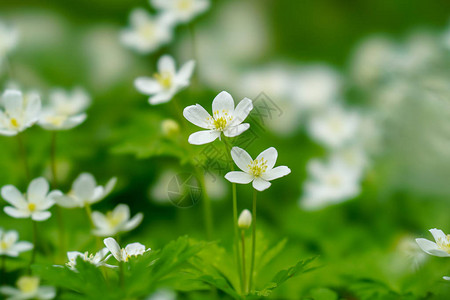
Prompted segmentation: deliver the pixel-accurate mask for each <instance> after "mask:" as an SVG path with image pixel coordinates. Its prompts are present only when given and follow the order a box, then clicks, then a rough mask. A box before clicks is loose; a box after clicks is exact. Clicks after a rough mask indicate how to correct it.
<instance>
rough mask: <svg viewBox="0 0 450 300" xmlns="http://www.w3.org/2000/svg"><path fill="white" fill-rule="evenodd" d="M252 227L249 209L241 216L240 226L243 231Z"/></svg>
mask: <svg viewBox="0 0 450 300" xmlns="http://www.w3.org/2000/svg"><path fill="white" fill-rule="evenodd" d="M251 225H252V213H251V212H250V211H249V210H248V209H244V210H243V211H242V212H241V214H240V215H239V219H238V226H239V228H241V229H249V228H250V226H251Z"/></svg>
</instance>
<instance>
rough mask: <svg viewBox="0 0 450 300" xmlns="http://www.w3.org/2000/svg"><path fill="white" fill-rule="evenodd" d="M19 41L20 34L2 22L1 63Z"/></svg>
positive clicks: (0, 27)
mask: <svg viewBox="0 0 450 300" xmlns="http://www.w3.org/2000/svg"><path fill="white" fill-rule="evenodd" d="M18 41H19V33H18V31H17V30H16V28H15V27H13V26H8V25H6V24H5V23H2V22H0V63H1V62H2V61H3V59H4V57H5V56H6V55H8V53H9V52H11V51H12V50H13V49H14V48H15V47H16V46H17V43H18Z"/></svg>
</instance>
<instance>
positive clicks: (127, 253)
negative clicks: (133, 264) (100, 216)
mask: <svg viewBox="0 0 450 300" xmlns="http://www.w3.org/2000/svg"><path fill="white" fill-rule="evenodd" d="M103 243H105V246H106V248H108V250H109V251H110V252H111V254H112V255H113V256H114V258H115V259H117V261H119V262H127V261H128V259H129V258H130V257H132V256H134V257H136V256H139V255H142V254H144V253H145V252H147V251H150V250H151V249H150V248H148V249H145V246H144V245H142V244H141V243H131V244H128V245H127V246H126V247H125V248H120V246H119V244H118V243H117V242H116V240H115V239H113V238H112V237H109V238H106V239H104V240H103Z"/></svg>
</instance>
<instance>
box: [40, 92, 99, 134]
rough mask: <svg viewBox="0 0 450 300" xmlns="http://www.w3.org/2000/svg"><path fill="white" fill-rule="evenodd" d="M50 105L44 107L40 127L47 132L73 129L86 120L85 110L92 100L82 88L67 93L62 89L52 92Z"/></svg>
mask: <svg viewBox="0 0 450 300" xmlns="http://www.w3.org/2000/svg"><path fill="white" fill-rule="evenodd" d="M49 100H50V101H49V103H48V105H46V106H44V107H43V108H42V111H41V115H40V118H39V125H40V126H41V127H42V128H44V129H47V130H67V129H72V128H74V127H76V126H78V125H80V124H81V123H83V122H84V120H86V113H85V112H84V110H85V109H86V108H87V107H88V106H89V104H90V102H91V99H90V97H89V95H88V94H87V93H86V92H85V91H84V90H83V89H81V88H75V89H74V90H72V91H65V90H63V89H61V88H57V89H54V90H53V91H51V93H50V96H49Z"/></svg>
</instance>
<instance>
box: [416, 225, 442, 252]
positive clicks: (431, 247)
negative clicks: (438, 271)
mask: <svg viewBox="0 0 450 300" xmlns="http://www.w3.org/2000/svg"><path fill="white" fill-rule="evenodd" d="M430 232H431V234H432V235H433V238H434V240H435V242H432V241H430V240H427V239H423V238H418V239H416V242H417V244H419V246H420V248H421V249H422V250H423V251H424V252H426V253H428V254H430V255H433V256H439V257H450V235H446V234H445V233H444V232H443V231H442V230H440V229H436V228H433V229H430Z"/></svg>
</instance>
